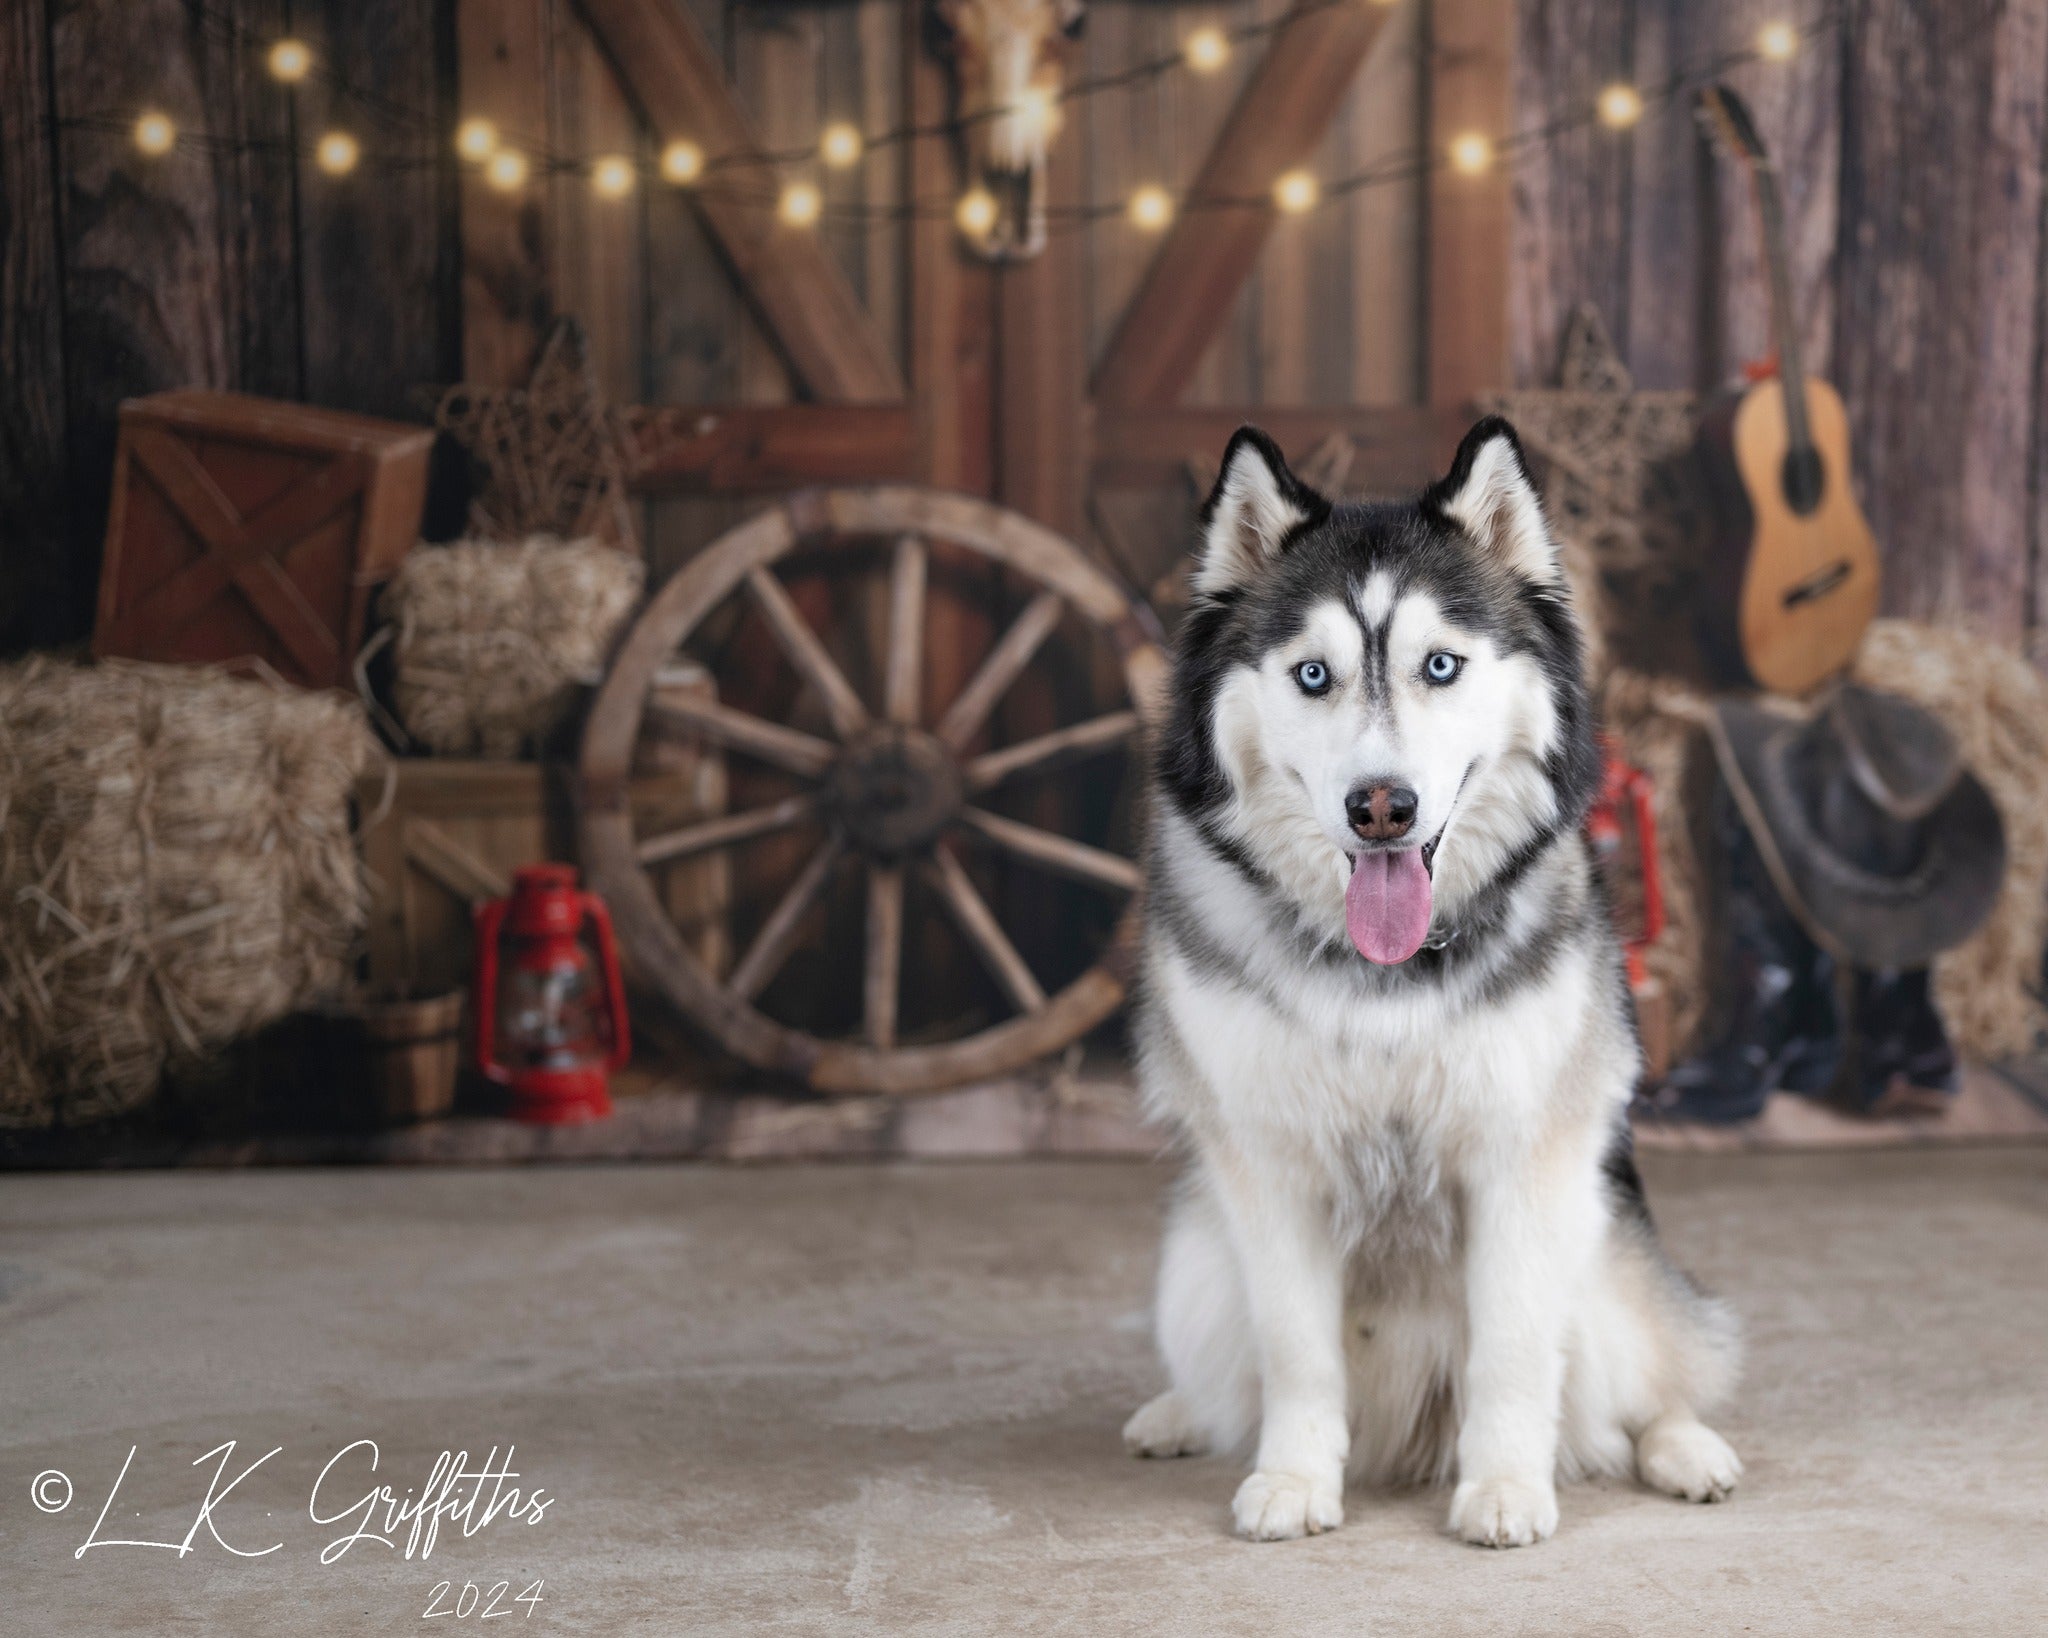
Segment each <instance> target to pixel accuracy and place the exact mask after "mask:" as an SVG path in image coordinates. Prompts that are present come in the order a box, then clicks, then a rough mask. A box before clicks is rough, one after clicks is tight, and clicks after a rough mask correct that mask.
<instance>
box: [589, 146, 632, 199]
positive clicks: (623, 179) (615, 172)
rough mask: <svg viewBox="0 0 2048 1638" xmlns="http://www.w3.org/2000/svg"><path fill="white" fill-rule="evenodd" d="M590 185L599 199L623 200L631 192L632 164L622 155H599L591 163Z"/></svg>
mask: <svg viewBox="0 0 2048 1638" xmlns="http://www.w3.org/2000/svg"><path fill="white" fill-rule="evenodd" d="M590 185H591V187H592V188H594V189H595V190H596V191H597V194H598V197H599V198H601V199H623V198H625V197H626V195H627V194H629V193H631V192H632V191H633V162H632V161H631V160H630V159H627V158H626V157H625V156H624V155H623V154H600V155H598V157H597V158H596V159H594V160H592V161H591V165H590Z"/></svg>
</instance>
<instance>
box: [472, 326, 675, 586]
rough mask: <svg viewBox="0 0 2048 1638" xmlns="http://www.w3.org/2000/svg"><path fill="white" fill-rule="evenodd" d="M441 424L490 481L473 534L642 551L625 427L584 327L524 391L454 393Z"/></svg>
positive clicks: (546, 354) (551, 345) (559, 335)
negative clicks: (607, 396)
mask: <svg viewBox="0 0 2048 1638" xmlns="http://www.w3.org/2000/svg"><path fill="white" fill-rule="evenodd" d="M435 420H436V422H437V423H438V424H439V425H440V427H441V428H442V429H443V430H444V431H445V432H447V433H448V434H449V435H450V436H451V437H453V438H454V439H455V440H456V441H457V442H458V443H460V444H461V445H462V446H463V447H464V448H465V449H467V450H468V451H469V453H470V457H471V459H473V460H474V461H475V462H476V464H477V467H478V468H479V471H480V473H481V481H480V483H479V485H478V488H477V491H476V494H475V496H474V498H473V499H472V500H471V502H470V531H471V533H472V534H476V535H482V536H484V537H486V538H488V539H493V540H524V539H526V538H528V537H529V536H532V535H558V536H560V537H561V538H562V539H564V540H578V539H582V538H584V537H586V536H596V537H597V538H599V539H601V540H606V541H609V542H611V543H612V544H613V545H615V546H623V547H627V548H636V547H637V536H636V532H635V530H634V528H633V514H632V509H631V507H630V505H629V504H628V502H627V498H626V461H625V453H624V430H623V427H624V423H623V421H622V418H621V417H620V416H619V414H618V413H617V412H615V411H613V410H611V409H609V408H608V407H607V406H606V405H605V402H604V399H603V396H602V395H601V394H600V393H599V391H598V388H597V377H596V374H595V373H594V372H593V371H592V369H591V365H590V343H589V340H588V338H587V337H586V336H585V335H584V333H583V326H582V325H581V324H579V323H578V322H577V321H576V320H575V319H573V318H568V317H563V318H558V319H556V320H555V322H554V324H553V325H552V326H551V327H550V328H549V330H548V333H547V337H546V339H545V340H544V341H543V342H542V344H541V349H540V355H539V357H538V359H537V360H536V361H535V363H534V366H533V374H532V376H531V378H530V379H529V380H528V381H527V384H526V385H525V386H524V387H516V388H513V389H511V390H509V391H504V392H488V391H485V390H484V389H482V388H478V387H470V386H457V387H451V388H449V390H448V391H447V392H446V393H445V394H444V395H443V396H442V398H441V402H440V406H439V408H438V410H437V411H436V413H435Z"/></svg>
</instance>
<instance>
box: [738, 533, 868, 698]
mask: <svg viewBox="0 0 2048 1638" xmlns="http://www.w3.org/2000/svg"><path fill="white" fill-rule="evenodd" d="M747 590H748V591H749V592H750V593H752V594H753V598H754V602H755V604H756V606H757V607H759V609H760V610H761V613H762V615H763V616H764V617H765V618H766V619H767V621H768V626H769V629H770V630H772V631H773V632H774V633H775V640H776V641H777V642H778V643H780V644H781V645H782V651H783V652H784V653H785V654H787V655H788V656H789V663H790V664H791V665H793V666H795V667H796V669H797V672H798V674H799V675H800V676H801V677H802V678H803V679H804V681H805V682H807V683H809V684H810V685H811V686H812V687H813V688H815V689H816V690H817V691H818V693H819V695H820V697H821V698H823V700H824V701H825V712H826V715H828V716H829V717H831V719H832V727H833V730H834V731H835V732H836V733H837V734H838V735H839V737H840V738H841V739H847V738H850V737H851V736H852V735H854V734H857V733H859V732H860V731H861V729H863V728H865V727H866V726H867V725H868V710H867V707H866V706H864V705H863V704H861V702H860V696H859V695H858V694H856V693H855V692H854V691H853V685H852V684H851V683H849V682H848V681H847V680H846V673H845V672H843V671H841V670H840V669H839V667H838V666H837V665H835V664H834V663H833V661H832V656H831V655H829V654H827V653H826V652H825V645H824V644H823V643H821V642H819V641H818V634H817V633H816V632H815V631H813V630H811V624H810V622H809V621H808V620H806V619H805V618H804V616H803V610H801V609H799V608H798V607H797V606H796V603H795V602H794V601H793V600H792V599H791V597H790V595H789V593H788V592H787V591H785V590H784V589H783V586H782V582H781V581H779V580H777V579H776V578H775V576H774V575H772V574H770V573H769V572H768V570H767V568H766V567H764V566H763V565H761V564H758V563H757V564H755V565H754V567H753V568H751V569H749V570H748V571H747Z"/></svg>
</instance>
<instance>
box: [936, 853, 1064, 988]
mask: <svg viewBox="0 0 2048 1638" xmlns="http://www.w3.org/2000/svg"><path fill="white" fill-rule="evenodd" d="M925 873H926V875H927V876H928V877H929V878H930V880H931V884H932V886H934V887H935V888H937V889H938V892H939V897H940V898H941V899H943V900H944V901H945V905H946V908H947V910H949V911H950V912H951V913H952V916H953V920H954V922H955V924H956V925H957V926H958V927H959V929H960V931H961V932H962V933H964V934H965V935H966V937H967V942H968V943H969V944H972V945H973V946H974V952H975V954H976V955H978V956H980V957H981V959H982V963H983V965H985V966H986V967H987V968H988V970H989V974H990V976H991V977H993V978H994V979H995V981H996V982H997V983H998V984H1000V985H1001V986H1002V989H1003V993H1004V994H1005V995H1007V996H1008V997H1009V998H1010V1000H1011V1003H1012V1004H1013V1005H1014V1006H1016V1008H1017V1009H1018V1011H1020V1012H1037V1011H1038V1010H1039V1009H1040V1008H1041V1007H1043V1006H1044V1005H1045V991H1044V990H1043V989H1041V988H1040V987H1039V983H1038V980H1037V979H1035V978H1033V977H1032V976H1031V969H1030V967H1028V966H1027V965H1025V961H1024V958H1023V956H1021V955H1019V954H1018V953H1017V946H1016V945H1014V944H1012V943H1011V942H1010V940H1009V936H1008V935H1007V934H1006V933H1004V931H1003V929H1002V928H1001V926H999V925H998V924H997V922H996V918H995V913H994V912H993V911H991V910H990V909H989V907H988V902H987V901H986V900H985V899H983V898H982V896H981V895H980V894H979V893H977V892H975V890H974V883H973V882H971V881H969V880H968V879H967V872H966V871H965V870H964V869H962V868H961V865H960V861H959V860H958V859H957V858H955V857H954V855H953V850H952V849H951V848H949V847H945V846H943V845H941V846H939V847H936V848H934V849H933V850H932V857H931V860H930V862H929V863H928V864H927V865H926V866H925Z"/></svg>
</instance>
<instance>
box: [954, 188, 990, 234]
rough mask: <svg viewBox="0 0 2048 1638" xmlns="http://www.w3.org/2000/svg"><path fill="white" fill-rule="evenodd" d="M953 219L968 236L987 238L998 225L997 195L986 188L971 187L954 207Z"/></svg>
mask: <svg viewBox="0 0 2048 1638" xmlns="http://www.w3.org/2000/svg"><path fill="white" fill-rule="evenodd" d="M953 220H954V222H956V223H957V224H958V225H959V228H960V231H961V232H962V233H964V234H966V235H967V237H968V238H970V239H981V238H986V237H987V236H988V234H989V233H990V232H991V231H992V230H993V229H994V227H995V225H996V196H995V195H994V194H992V193H990V192H989V191H988V189H986V188H969V189H968V190H967V191H966V192H965V193H963V194H962V195H961V196H960V203H959V204H957V205H955V206H954V207H953Z"/></svg>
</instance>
